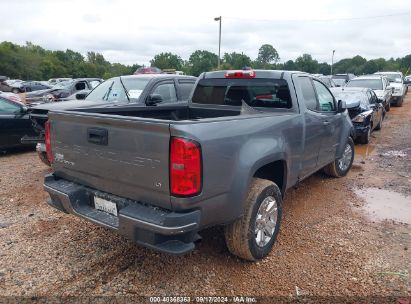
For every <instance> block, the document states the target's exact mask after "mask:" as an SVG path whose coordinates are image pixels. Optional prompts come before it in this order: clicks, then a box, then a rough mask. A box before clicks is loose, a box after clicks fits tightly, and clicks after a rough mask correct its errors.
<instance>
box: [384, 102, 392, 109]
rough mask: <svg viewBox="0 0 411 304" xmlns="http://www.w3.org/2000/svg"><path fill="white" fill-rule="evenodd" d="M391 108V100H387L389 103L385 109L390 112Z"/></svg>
mask: <svg viewBox="0 0 411 304" xmlns="http://www.w3.org/2000/svg"><path fill="white" fill-rule="evenodd" d="M390 110H391V101H388V102H387V105H386V106H385V111H386V112H389V111H390Z"/></svg>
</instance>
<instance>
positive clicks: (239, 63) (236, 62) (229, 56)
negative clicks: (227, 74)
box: [223, 52, 251, 69]
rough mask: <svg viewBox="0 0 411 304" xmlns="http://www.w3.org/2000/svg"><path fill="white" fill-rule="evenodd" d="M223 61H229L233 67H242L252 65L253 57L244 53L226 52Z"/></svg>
mask: <svg viewBox="0 0 411 304" xmlns="http://www.w3.org/2000/svg"><path fill="white" fill-rule="evenodd" d="M223 63H228V64H229V65H230V66H231V67H232V68H233V69H242V68H244V67H246V66H248V67H249V66H251V58H250V57H248V56H247V55H244V54H243V53H241V54H240V53H236V52H232V53H225V54H224V57H223Z"/></svg>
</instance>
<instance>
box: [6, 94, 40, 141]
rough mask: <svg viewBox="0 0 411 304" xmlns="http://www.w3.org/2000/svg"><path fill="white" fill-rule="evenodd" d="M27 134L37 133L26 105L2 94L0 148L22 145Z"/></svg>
mask: <svg viewBox="0 0 411 304" xmlns="http://www.w3.org/2000/svg"><path fill="white" fill-rule="evenodd" d="M26 134H28V135H32V136H34V135H35V132H34V129H33V127H32V124H31V120H30V118H29V115H28V113H27V108H26V106H25V105H24V104H23V103H21V102H19V101H12V100H10V99H7V98H5V97H4V96H3V94H2V95H0V149H8V148H13V147H18V146H22V145H23V144H22V143H21V138H22V137H23V136H24V135H26Z"/></svg>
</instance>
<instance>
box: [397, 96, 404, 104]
mask: <svg viewBox="0 0 411 304" xmlns="http://www.w3.org/2000/svg"><path fill="white" fill-rule="evenodd" d="M403 102H404V96H402V97H401V98H400V100H398V101H397V104H396V106H397V107H402V103H403Z"/></svg>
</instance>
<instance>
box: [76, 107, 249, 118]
mask: <svg viewBox="0 0 411 304" xmlns="http://www.w3.org/2000/svg"><path fill="white" fill-rule="evenodd" d="M76 112H80V111H79V110H78V109H77V110H76ZM81 112H83V113H90V112H91V113H95V114H110V115H119V116H128V117H140V118H154V119H159V120H170V121H181V120H198V119H204V118H218V117H229V116H238V115H240V114H241V109H239V108H238V107H227V108H222V107H221V106H218V107H210V106H207V107H201V106H189V105H187V104H185V105H170V106H161V107H138V106H122V107H106V108H87V109H83V110H81Z"/></svg>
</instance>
